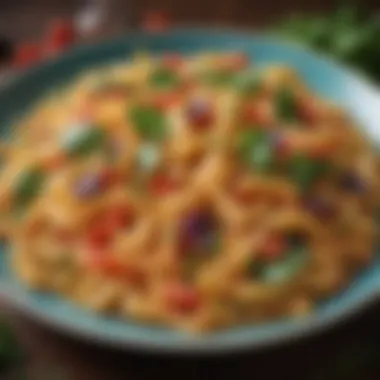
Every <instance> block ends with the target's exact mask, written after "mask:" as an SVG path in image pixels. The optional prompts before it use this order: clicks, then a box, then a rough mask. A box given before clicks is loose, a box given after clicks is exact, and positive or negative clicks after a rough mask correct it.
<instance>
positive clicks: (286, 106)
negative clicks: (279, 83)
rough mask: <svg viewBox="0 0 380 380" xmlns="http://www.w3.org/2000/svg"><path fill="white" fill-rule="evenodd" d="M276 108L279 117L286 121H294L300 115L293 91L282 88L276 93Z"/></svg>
mask: <svg viewBox="0 0 380 380" xmlns="http://www.w3.org/2000/svg"><path fill="white" fill-rule="evenodd" d="M275 109H276V114H277V117H278V118H279V119H280V120H283V121H285V122H293V121H296V120H297V117H298V106H297V102H296V98H295V96H294V93H293V91H291V90H290V89H288V88H282V89H280V90H279V91H278V92H277V94H276V99H275Z"/></svg>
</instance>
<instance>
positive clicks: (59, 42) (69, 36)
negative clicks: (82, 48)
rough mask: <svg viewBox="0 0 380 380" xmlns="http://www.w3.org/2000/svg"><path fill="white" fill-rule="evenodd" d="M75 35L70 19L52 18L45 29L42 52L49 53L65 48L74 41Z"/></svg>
mask: <svg viewBox="0 0 380 380" xmlns="http://www.w3.org/2000/svg"><path fill="white" fill-rule="evenodd" d="M75 37H76V36H75V30H74V25H73V22H72V21H71V20H64V19H62V20H61V19H57V20H54V21H53V22H52V23H51V25H50V26H49V28H48V30H47V36H46V40H45V44H44V53H45V54H46V55H51V54H55V53H57V52H60V51H62V50H64V49H66V48H67V47H69V46H70V45H72V44H73V43H74V42H75Z"/></svg>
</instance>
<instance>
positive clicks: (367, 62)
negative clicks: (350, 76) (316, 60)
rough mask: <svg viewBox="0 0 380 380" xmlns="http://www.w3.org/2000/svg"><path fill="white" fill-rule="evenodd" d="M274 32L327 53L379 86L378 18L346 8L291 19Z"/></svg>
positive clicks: (352, 7) (356, 8)
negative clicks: (360, 72) (357, 70)
mask: <svg viewBox="0 0 380 380" xmlns="http://www.w3.org/2000/svg"><path fill="white" fill-rule="evenodd" d="M274 29H275V32H276V33H279V34H280V35H281V36H283V37H286V38H289V39H292V40H295V41H298V42H300V43H302V44H304V45H306V46H309V47H311V48H313V49H316V50H319V51H321V52H324V53H327V54H328V55H330V56H332V57H334V58H336V59H338V60H340V61H342V62H344V63H346V64H348V65H350V66H352V67H354V68H356V69H359V70H360V71H362V72H363V73H364V74H365V75H367V76H368V77H369V78H371V79H373V80H374V81H375V82H378V83H380V14H378V13H376V12H372V13H371V12H366V11H364V10H363V9H361V8H360V7H359V6H355V5H352V4H348V5H341V6H338V7H337V9H336V10H334V11H333V12H331V13H329V14H325V15H318V16H312V15H305V14H297V15H292V16H290V17H288V18H286V19H284V20H282V21H281V22H280V23H279V24H278V25H277V26H276V27H275V28H274Z"/></svg>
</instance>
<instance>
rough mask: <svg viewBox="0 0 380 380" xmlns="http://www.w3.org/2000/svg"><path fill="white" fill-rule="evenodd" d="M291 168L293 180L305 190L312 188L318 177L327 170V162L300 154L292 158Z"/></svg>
mask: <svg viewBox="0 0 380 380" xmlns="http://www.w3.org/2000/svg"><path fill="white" fill-rule="evenodd" d="M289 169H290V176H291V178H292V179H293V181H294V182H295V183H296V184H297V186H298V187H299V189H300V190H301V191H302V192H305V191H308V190H309V189H310V187H311V186H312V185H313V184H314V182H315V180H316V179H318V178H319V177H320V176H321V175H323V174H324V173H325V172H326V171H327V164H326V163H325V162H322V161H316V160H312V159H311V158H309V157H307V156H303V155H299V156H294V157H293V158H292V159H291V161H290V168H289Z"/></svg>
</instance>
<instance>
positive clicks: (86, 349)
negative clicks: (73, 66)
mask: <svg viewBox="0 0 380 380" xmlns="http://www.w3.org/2000/svg"><path fill="white" fill-rule="evenodd" d="M366 3H367V5H368V6H372V7H376V4H377V9H378V6H379V3H378V0H369V1H367V2H366ZM77 4H78V2H77V1H74V0H65V1H63V2H62V1H60V0H36V1H33V2H27V1H25V2H14V1H10V0H2V2H1V3H0V33H5V34H7V35H9V36H11V37H12V38H13V39H14V40H23V39H25V37H26V36H28V38H32V37H36V36H38V35H40V34H41V32H42V30H43V25H45V23H46V22H47V21H48V20H50V19H51V17H53V16H62V15H70V14H72V13H73V12H74V11H75V10H76V9H77V8H78V6H77ZM109 4H111V5H110V6H111V8H112V9H111V15H110V17H109V19H108V23H107V25H106V26H105V31H104V33H103V34H107V35H109V34H115V33H119V32H121V31H122V30H125V29H126V28H127V27H135V26H136V25H137V24H138V23H139V20H140V19H141V15H142V14H143V13H144V10H146V9H148V8H156V9H157V8H159V9H164V10H166V11H168V12H169V13H170V14H171V16H172V17H173V18H174V19H175V20H176V21H179V22H195V21H197V22H200V23H204V24H206V23H207V25H210V24H215V25H216V24H225V23H228V24H234V25H239V26H247V25H250V26H251V25H260V24H262V23H265V22H269V21H272V20H275V19H276V18H278V15H279V14H283V13H286V12H289V11H290V9H306V10H319V9H325V8H328V7H330V1H329V0H323V1H321V0H313V1H311V0H309V1H308V2H304V1H303V0H291V1H286V0H277V1H272V2H265V1H261V2H253V1H252V0H238V1H237V0H223V1H220V0H208V1H206V2H205V1H204V0H192V1H191V2H186V5H185V6H184V3H183V2H180V1H178V0H161V1H160V2H158V1H156V0H140V1H137V0H135V1H133V2H128V1H122V0H109ZM290 4H291V5H290ZM0 310H1V313H3V314H7V315H9V318H10V320H11V321H12V324H13V325H14V327H15V329H16V331H17V334H18V335H19V337H20V339H21V340H22V342H23V343H24V344H25V346H26V348H27V351H28V353H29V360H28V363H27V366H28V368H29V369H30V370H31V371H36V370H38V368H39V367H42V366H45V368H46V366H50V367H52V371H53V372H54V367H55V366H56V367H58V368H60V369H63V370H64V371H65V372H67V375H68V376H67V380H119V379H120V380H121V379H123V380H124V379H131V380H134V379H136V380H140V379H141V380H143V379H144V380H145V379H151V378H152V379H153V378H154V379H181V380H182V379H203V378H204V379H206V378H207V379H210V380H213V379H219V378H228V379H230V378H231V379H236V380H238V379H249V378H252V379H258V380H261V379H265V380H267V379H272V378H273V379H274V378H278V379H281V380H286V379H295V380H297V379H302V380H309V379H310V380H328V379H331V380H339V379H342V380H350V379H352V380H356V379H357V380H359V379H360V380H378V379H379V378H380V344H379V354H378V357H377V359H378V360H377V363H378V364H376V363H375V364H369V363H368V364H365V362H364V364H363V365H362V369H359V372H358V371H356V372H355V371H354V370H350V369H349V368H347V369H346V370H345V372H344V371H343V375H342V377H339V376H338V375H334V370H336V369H337V368H338V367H342V364H339V363H338V362H339V361H343V362H345V363H344V365H350V364H351V365H352V364H354V363H353V362H354V361H355V358H356V357H357V355H356V354H355V353H354V354H352V353H351V354H350V352H351V351H353V350H355V349H356V350H357V351H358V352H366V350H367V348H366V347H368V346H369V345H371V344H372V343H373V341H374V339H375V338H374V331H376V329H377V330H378V331H380V329H379V328H377V325H378V320H379V316H380V305H373V306H372V307H371V308H370V309H368V310H367V311H366V312H363V313H362V314H360V315H358V316H356V317H355V318H352V319H350V320H349V321H347V322H345V323H344V324H342V325H339V326H336V327H335V328H334V329H332V330H329V331H326V332H325V333H323V334H320V335H319V336H316V337H312V338H309V339H305V340H302V341H298V342H293V343H292V344H287V345H286V346H283V347H281V348H276V349H269V350H265V351H261V352H248V353H245V354H239V355H228V356H223V357H209V358H206V357H195V358H194V357H193V358H178V357H177V358H176V357H173V356H170V357H162V356H160V357H159V356H152V355H144V354H137V353H134V352H128V351H123V352H121V351H117V350H111V349H107V348H105V347H98V346H96V345H95V344H90V343H83V342H80V341H78V340H75V339H73V338H72V337H67V336H62V335H60V334H59V333H57V332H54V331H51V330H49V329H46V328H44V327H43V326H40V325H37V324H36V323H34V322H33V321H31V320H29V319H28V318H27V317H26V316H23V315H21V314H19V313H17V312H16V311H14V310H11V309H10V308H9V306H7V305H6V304H5V303H4V302H2V303H0ZM379 341H380V337H379ZM358 347H361V348H359V349H358ZM43 371H44V372H45V374H44V375H41V376H40V377H39V378H38V379H36V380H45V379H46V380H49V379H50V378H49V377H48V375H47V374H46V369H45V370H43ZM341 372H342V371H341Z"/></svg>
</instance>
